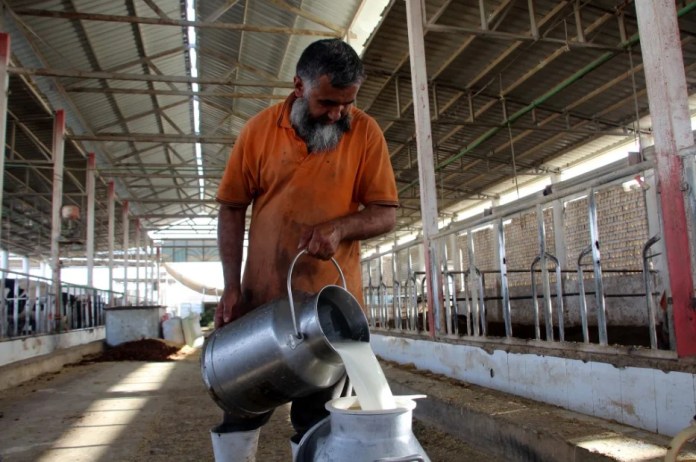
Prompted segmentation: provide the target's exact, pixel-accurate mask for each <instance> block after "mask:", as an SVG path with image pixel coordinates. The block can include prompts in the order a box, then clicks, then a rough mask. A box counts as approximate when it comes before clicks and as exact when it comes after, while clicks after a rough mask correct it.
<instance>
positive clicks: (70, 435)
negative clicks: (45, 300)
mask: <svg viewBox="0 0 696 462" xmlns="http://www.w3.org/2000/svg"><path fill="white" fill-rule="evenodd" d="M136 347H137V346H136ZM155 347H156V348H155V349H157V350H161V351H160V356H159V357H155V358H152V359H150V360H149V361H134V360H132V359H137V358H138V356H139V353H138V351H137V348H136V350H129V352H128V353H127V354H126V353H124V352H118V354H117V352H106V353H105V355H108V354H111V355H116V356H112V357H106V356H105V355H102V357H100V358H92V360H91V361H86V362H83V363H81V364H78V365H73V366H69V367H66V368H64V369H63V370H61V371H60V372H59V373H56V374H47V375H44V376H41V377H39V378H37V379H35V380H32V381H30V382H25V383H24V384H22V385H20V386H17V387H15V388H12V389H9V390H4V391H0V462H25V461H26V462H29V461H71V462H73V461H75V462H79V461H129V462H136V461H137V462H140V461H143V460H148V461H152V462H160V461H161V462H178V461H205V460H213V455H212V449H211V446H210V439H209V434H208V431H209V429H210V428H211V427H212V426H214V425H215V424H217V423H218V420H219V417H220V413H221V411H220V410H219V409H218V408H217V406H216V405H215V404H214V403H213V401H212V400H211V399H210V397H209V396H208V394H207V392H206V390H205V388H204V386H203V383H202V380H201V376H200V368H199V355H200V352H199V351H198V350H192V349H188V350H183V351H181V352H179V353H176V354H175V355H173V356H171V355H170V352H169V350H167V349H166V348H160V346H155ZM129 355H130V356H129ZM116 358H118V360H115V361H113V360H111V361H110V360H106V359H116ZM129 359H130V360H129ZM414 433H415V434H416V437H417V438H418V440H419V441H420V442H421V444H422V445H423V447H424V448H425V450H426V452H427V453H428V455H429V457H430V458H431V460H432V461H433V462H439V461H455V460H456V461H466V460H472V461H474V460H476V461H478V460H491V461H492V460H495V459H494V458H491V457H490V456H488V455H485V454H481V453H480V452H478V451H475V450H473V449H471V448H470V447H468V446H466V445H464V444H463V443H461V442H458V441H457V440H455V439H453V438H452V437H451V436H448V435H445V434H443V433H441V432H439V431H437V430H435V429H433V428H431V427H428V426H425V425H423V424H421V423H419V422H414ZM291 434H292V429H291V426H290V423H289V420H288V410H287V407H281V408H279V409H278V410H277V411H276V412H275V413H274V415H273V418H272V419H271V421H270V422H269V424H268V425H266V426H265V427H264V428H263V429H262V432H261V438H260V444H259V451H258V454H257V461H258V462H276V461H278V462H287V461H289V460H290V448H289V443H288V438H289V437H290V435H291ZM355 460H356V462H358V461H359V460H360V459H359V455H356V459H355Z"/></svg>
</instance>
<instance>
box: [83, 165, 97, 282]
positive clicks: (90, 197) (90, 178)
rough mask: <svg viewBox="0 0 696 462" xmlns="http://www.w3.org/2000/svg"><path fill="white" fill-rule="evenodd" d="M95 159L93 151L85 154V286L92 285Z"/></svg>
mask: <svg viewBox="0 0 696 462" xmlns="http://www.w3.org/2000/svg"><path fill="white" fill-rule="evenodd" d="M96 167H97V161H96V158H95V157H94V153H93V152H90V153H89V154H87V178H86V182H85V183H86V185H85V189H86V190H87V286H89V287H93V286H94V195H95V190H94V189H95V187H94V180H95V179H94V176H95V170H96Z"/></svg>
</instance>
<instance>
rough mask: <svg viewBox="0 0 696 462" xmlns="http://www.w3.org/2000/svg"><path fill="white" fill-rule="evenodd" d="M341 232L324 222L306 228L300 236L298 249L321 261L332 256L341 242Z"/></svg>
mask: <svg viewBox="0 0 696 462" xmlns="http://www.w3.org/2000/svg"><path fill="white" fill-rule="evenodd" d="M341 238H342V236H341V230H340V229H339V227H338V226H337V225H336V224H334V223H332V222H330V221H329V222H326V223H322V224H320V225H317V226H313V227H310V228H306V229H305V230H304V231H303V232H302V234H301V235H300V243H299V245H298V246H297V248H298V249H300V250H301V249H306V250H307V253H308V254H310V255H311V256H313V257H316V258H319V259H321V260H328V259H330V258H331V257H333V256H334V254H335V253H336V250H337V249H338V244H340V242H341Z"/></svg>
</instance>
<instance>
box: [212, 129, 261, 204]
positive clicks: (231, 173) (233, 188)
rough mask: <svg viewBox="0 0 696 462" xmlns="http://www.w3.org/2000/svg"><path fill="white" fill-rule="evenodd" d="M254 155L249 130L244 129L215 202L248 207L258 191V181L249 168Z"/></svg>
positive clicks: (233, 150) (228, 162) (236, 143)
mask: <svg viewBox="0 0 696 462" xmlns="http://www.w3.org/2000/svg"><path fill="white" fill-rule="evenodd" d="M252 155H253V147H252V145H251V143H250V135H249V129H248V128H247V127H245V128H243V129H242V131H241V133H240V134H239V137H238V138H237V140H236V142H235V143H234V147H233V148H232V152H231V153H230V157H229V159H228V160H227V166H226V167H225V172H224V173H223V175H222V179H221V180H220V186H219V187H218V191H217V195H216V197H215V200H217V202H219V203H221V204H224V205H229V206H232V207H246V206H247V205H249V204H250V203H251V201H252V199H253V197H254V196H253V194H254V191H256V190H257V187H256V180H255V178H254V176H253V174H252V169H250V168H249V166H250V165H251V164H252V160H253V159H251V158H250V157H251V156H252Z"/></svg>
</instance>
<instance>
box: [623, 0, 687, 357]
mask: <svg viewBox="0 0 696 462" xmlns="http://www.w3.org/2000/svg"><path fill="white" fill-rule="evenodd" d="M636 15H637V18H638V30H639V31H640V35H641V37H644V38H648V39H647V40H645V39H644V40H641V41H640V46H641V50H642V52H643V65H644V72H645V77H646V79H645V80H646V86H647V90H648V103H649V106H650V114H651V116H652V120H653V136H654V138H655V154H656V155H655V159H656V164H657V165H656V172H657V180H658V182H659V187H660V202H661V205H662V228H663V232H664V241H665V249H666V253H667V266H668V268H669V277H670V291H671V295H672V304H673V311H674V325H675V334H676V341H677V354H678V356H680V357H683V356H694V355H696V311H695V308H696V307H695V302H694V279H693V278H694V274H693V270H692V265H693V262H694V260H696V254H695V251H696V248H695V246H694V245H693V242H694V238H695V237H696V236H695V235H694V234H695V233H694V220H695V219H696V216H695V215H696V210H695V208H696V196H695V193H694V186H696V179H695V177H694V172H695V171H696V169H695V168H694V156H695V155H696V149H695V148H694V137H693V134H692V132H691V122H690V117H689V108H688V92H687V86H686V76H685V73H684V61H683V56H682V49H681V39H680V36H679V23H678V20H677V12H676V6H675V4H674V2H673V1H671V0H653V1H639V2H636ZM687 204H688V207H687Z"/></svg>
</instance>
